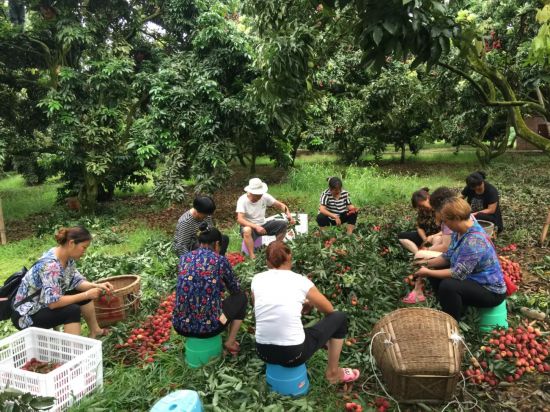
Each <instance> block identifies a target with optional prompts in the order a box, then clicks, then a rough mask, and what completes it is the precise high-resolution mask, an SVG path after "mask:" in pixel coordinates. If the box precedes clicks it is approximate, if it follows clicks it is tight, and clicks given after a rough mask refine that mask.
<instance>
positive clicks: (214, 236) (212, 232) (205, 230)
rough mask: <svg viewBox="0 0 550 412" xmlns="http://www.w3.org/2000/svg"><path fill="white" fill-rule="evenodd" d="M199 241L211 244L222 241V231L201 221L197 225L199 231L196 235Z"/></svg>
mask: <svg viewBox="0 0 550 412" xmlns="http://www.w3.org/2000/svg"><path fill="white" fill-rule="evenodd" d="M197 239H198V241H199V243H202V244H205V245H212V244H214V243H216V242H221V241H222V233H221V232H220V231H219V230H218V229H216V228H215V227H209V226H208V223H206V222H202V223H201V224H200V225H199V233H198V236H197Z"/></svg>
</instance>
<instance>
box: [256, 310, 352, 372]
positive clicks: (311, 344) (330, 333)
mask: <svg viewBox="0 0 550 412" xmlns="http://www.w3.org/2000/svg"><path fill="white" fill-rule="evenodd" d="M347 332H348V318H347V315H346V314H345V313H344V312H332V313H330V314H328V315H327V316H325V317H324V319H322V320H321V321H319V322H317V323H316V324H315V325H313V326H312V327H310V328H305V329H304V333H305V335H306V338H305V340H304V343H302V344H300V345H292V346H279V345H265V344H262V343H256V351H257V352H258V356H259V357H260V359H262V360H263V361H264V362H266V363H272V364H276V365H282V366H288V367H294V366H298V365H301V364H303V363H306V361H307V360H308V359H309V358H311V357H312V356H313V354H314V353H315V352H317V351H318V350H319V349H321V348H322V347H323V346H325V344H326V343H327V342H328V341H329V339H344V338H345V337H346V333H347Z"/></svg>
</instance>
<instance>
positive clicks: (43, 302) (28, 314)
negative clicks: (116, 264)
mask: <svg viewBox="0 0 550 412" xmlns="http://www.w3.org/2000/svg"><path fill="white" fill-rule="evenodd" d="M55 239H56V240H57V244H58V245H57V247H54V248H52V249H50V250H49V251H48V252H46V253H45V254H44V255H43V256H42V257H41V258H40V259H39V260H38V262H36V263H35V264H34V265H33V266H32V268H30V269H29V271H28V272H27V273H26V274H25V276H24V277H23V280H22V281H21V285H20V286H19V289H18V290H17V294H16V296H15V299H14V302H13V303H14V308H15V310H14V311H13V314H12V318H11V320H12V322H13V324H14V326H15V327H16V328H17V329H24V328H27V327H29V326H35V327H38V328H45V329H50V328H54V327H56V326H60V325H63V330H64V332H66V333H72V334H74V335H80V315H81V314H82V316H83V317H84V320H86V323H87V324H88V329H89V331H90V335H89V336H90V337H91V338H95V337H96V336H98V335H105V334H106V332H107V331H106V330H104V329H101V328H100V327H99V325H98V324H97V319H96V315H95V308H94V303H93V302H92V300H93V299H97V298H98V297H99V296H101V294H102V293H105V292H107V291H110V290H112V289H113V286H112V285H111V284H110V283H108V282H107V283H102V284H95V283H91V282H88V281H87V280H86V279H85V278H84V276H82V275H81V274H80V272H79V271H78V270H77V269H76V263H75V262H76V261H77V260H78V259H80V258H81V257H82V256H83V255H84V253H85V252H86V249H87V248H88V246H90V242H91V241H92V235H91V234H90V232H88V230H86V229H85V228H83V227H71V228H61V229H59V231H58V232H57V233H56V235H55Z"/></svg>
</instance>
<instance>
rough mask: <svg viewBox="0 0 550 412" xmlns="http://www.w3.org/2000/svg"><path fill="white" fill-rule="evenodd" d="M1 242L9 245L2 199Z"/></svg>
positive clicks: (0, 215)
mask: <svg viewBox="0 0 550 412" xmlns="http://www.w3.org/2000/svg"><path fill="white" fill-rule="evenodd" d="M0 241H1V242H2V244H3V245H5V244H6V243H8V240H7V239H6V225H5V224H4V211H3V210H2V199H0Z"/></svg>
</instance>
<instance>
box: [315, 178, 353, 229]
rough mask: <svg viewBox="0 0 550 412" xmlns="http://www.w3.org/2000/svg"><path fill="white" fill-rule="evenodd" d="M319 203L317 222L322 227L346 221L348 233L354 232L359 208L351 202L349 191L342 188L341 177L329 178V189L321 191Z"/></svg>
mask: <svg viewBox="0 0 550 412" xmlns="http://www.w3.org/2000/svg"><path fill="white" fill-rule="evenodd" d="M319 203H320V204H319V214H318V215H317V224H318V225H319V227H320V228H321V229H323V228H325V227H327V226H340V225H343V224H344V223H345V224H347V227H346V231H347V233H348V234H349V235H351V234H352V233H353V230H354V229H355V224H356V222H357V209H356V208H355V207H354V206H353V204H352V203H351V199H350V196H349V193H348V192H347V191H346V190H343V189H342V180H341V179H340V178H339V177H336V176H333V177H329V178H328V189H327V190H325V191H324V192H323V193H321V198H320V200H319Z"/></svg>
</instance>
